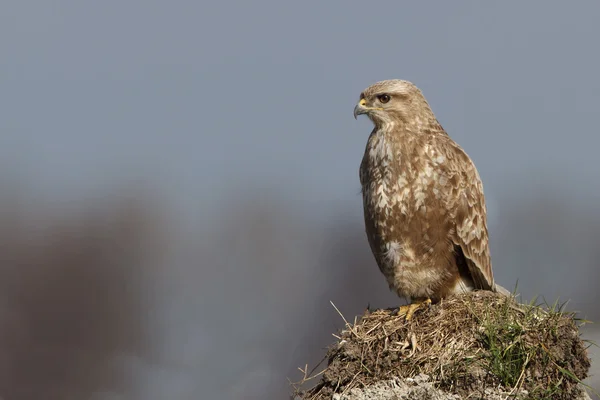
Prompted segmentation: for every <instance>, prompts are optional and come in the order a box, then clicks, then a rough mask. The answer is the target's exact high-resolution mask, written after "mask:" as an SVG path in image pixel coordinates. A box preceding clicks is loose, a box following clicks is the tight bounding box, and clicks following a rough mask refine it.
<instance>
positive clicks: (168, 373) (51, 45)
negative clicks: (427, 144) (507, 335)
mask: <svg viewBox="0 0 600 400" xmlns="http://www.w3.org/2000/svg"><path fill="white" fill-rule="evenodd" d="M430 7H433V5H426V4H421V3H418V4H413V5H400V4H391V3H390V4H387V5H384V4H379V5H374V4H373V5H369V4H366V3H365V2H346V3H344V5H341V4H340V5H334V4H333V3H327V4H325V3H318V4H317V3H313V4H310V3H306V2H304V3H302V4H300V3H298V4H296V3H294V4H291V3H290V4H287V3H286V4H283V3H276V2H271V3H268V2H259V3H252V4H250V3H242V2H232V3H230V4H225V3H218V4H217V3H211V4H209V5H203V4H201V2H185V1H184V2H171V3H166V2H159V1H155V0H150V1H144V2H141V1H134V2H128V3H121V2H119V3H117V2H110V1H108V2H101V3H93V4H92V3H76V4H75V3H72V2H68V1H62V0H61V1H55V2H52V3H49V2H41V1H34V2H8V3H6V4H5V5H3V6H2V11H1V12H0V50H2V57H1V58H2V60H1V61H0V93H1V95H0V110H2V117H1V118H0V398H1V399H6V400H30V399H32V400H34V399H44V400H55V399H56V400H63V399H68V400H70V399H73V400H80V399H93V400H109V399H110V400H113V399H119V400H120V399H123V400H130V399H131V400H138V399H139V400H153V399H156V400H163V399H173V400H188V399H189V400H192V399H194V400H195V399H257V400H258V399H260V400H262V399H280V398H286V396H287V395H288V393H289V387H288V380H287V379H288V378H290V379H292V380H294V379H299V378H300V373H299V372H298V370H297V367H300V366H304V364H306V363H308V364H309V367H312V366H314V365H315V364H316V363H317V362H318V361H319V360H320V359H321V357H322V356H323V354H324V351H325V347H326V346H327V345H329V344H330V343H332V341H333V339H334V338H333V337H332V336H331V334H332V333H334V332H335V331H336V330H338V329H339V328H341V327H342V325H343V321H342V320H341V318H340V317H339V315H338V314H337V312H336V311H335V310H334V309H333V307H332V306H331V305H330V301H333V302H334V303H335V304H336V306H337V307H338V308H339V309H340V310H341V312H342V313H343V314H344V315H345V316H346V317H347V318H353V317H354V316H355V315H359V314H361V313H362V312H363V310H364V309H365V308H366V307H367V305H370V306H371V307H390V306H395V305H398V304H399V303H400V302H403V300H402V299H398V298H397V297H395V295H393V294H392V293H390V292H389V290H388V288H387V285H386V283H385V281H384V279H383V277H382V276H381V274H380V273H379V271H378V269H377V267H376V265H375V262H374V260H373V258H372V255H371V253H370V251H369V247H368V244H367V240H366V237H365V234H364V228H363V219H362V218H363V216H362V203H361V198H360V195H359V189H360V188H359V182H358V165H359V163H360V159H361V157H362V152H363V150H364V146H365V142H366V138H367V135H368V133H369V131H370V129H371V126H370V124H369V122H368V121H367V120H366V119H359V121H355V120H354V119H353V118H352V109H353V107H354V104H355V102H356V101H357V99H358V95H359V94H360V92H361V91H362V90H363V89H364V88H365V87H366V86H368V85H370V84H371V83H373V82H374V81H377V80H381V79H389V78H404V79H409V80H411V81H413V82H414V83H416V84H417V85H418V86H419V87H420V88H421V89H422V90H423V92H424V94H425V96H426V97H427V99H428V100H429V102H430V104H431V106H432V108H433V110H434V112H435V113H436V115H437V116H438V118H439V120H440V122H441V123H442V125H443V126H444V127H445V128H446V130H447V131H448V132H449V134H450V135H451V136H452V137H453V138H454V139H455V140H456V141H457V142H458V143H460V144H461V145H462V146H463V148H465V150H466V151H467V152H468V153H469V155H470V156H471V157H472V159H473V160H474V161H475V163H476V165H477V167H478V169H479V172H480V175H481V177H482V180H483V183H484V187H485V193H486V199H487V203H488V221H489V229H490V235H491V251H492V260H493V265H494V272H495V277H496V280H497V281H498V282H499V283H500V284H501V285H503V286H505V287H507V288H511V289H512V288H514V286H515V285H516V283H517V281H518V291H519V292H520V293H521V294H522V295H523V298H524V300H530V299H532V298H533V297H534V296H540V297H543V298H545V299H546V300H547V301H548V302H551V303H552V302H554V301H555V300H557V299H559V301H567V300H569V303H568V305H567V309H569V310H578V311H580V312H581V314H580V316H581V317H584V318H588V319H591V320H595V321H598V320H600V307H599V306H598V302H599V301H600V295H599V294H598V290H597V284H598V282H599V281H600V268H599V267H600V265H599V261H598V260H599V259H600V247H599V246H598V244H599V243H598V238H599V237H600V209H599V208H598V200H599V199H600V169H599V168H598V164H597V158H598V157H597V149H598V147H600V137H599V136H598V134H597V132H596V131H597V121H596V116H597V113H598V112H597V110H598V108H599V106H600V79H598V76H597V71H598V70H600V55H599V54H598V52H594V51H592V50H591V49H593V48H595V46H596V38H597V37H598V36H599V35H600V27H599V26H598V25H597V24H596V23H595V21H596V20H597V15H598V13H599V12H600V5H598V4H596V3H591V2H590V3H588V4H585V3H577V4H567V3H563V2H558V1H556V2H549V1H544V2H543V3H542V2H541V1H540V2H538V3H536V2H532V3H527V4H522V3H518V2H512V3H511V2H508V3H507V2H503V3H501V4H500V3H497V4H487V3H467V2H464V3H452V4H445V3H444V4H441V3H440V4H436V5H435V9H430ZM583 332H584V337H586V338H589V339H594V338H595V339H596V340H599V339H600V330H598V329H597V328H595V327H594V325H590V326H589V327H587V328H586V329H585V330H584V331H583ZM592 351H593V355H594V357H595V360H597V359H598V358H599V357H600V352H598V351H597V350H595V349H592ZM598 371H599V369H598V366H597V365H596V363H594V365H593V371H592V372H594V373H596V374H598ZM590 383H593V384H595V385H596V387H600V381H599V380H598V378H594V377H592V378H591V379H590Z"/></svg>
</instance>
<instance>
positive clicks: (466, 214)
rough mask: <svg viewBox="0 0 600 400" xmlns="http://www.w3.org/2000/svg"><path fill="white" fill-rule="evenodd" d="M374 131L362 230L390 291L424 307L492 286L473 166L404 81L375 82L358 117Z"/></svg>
mask: <svg viewBox="0 0 600 400" xmlns="http://www.w3.org/2000/svg"><path fill="white" fill-rule="evenodd" d="M360 114H366V115H367V116H368V117H369V119H370V120H371V121H372V122H373V124H374V125H375V127H374V129H373V131H372V132H371V135H370V136H369V139H368V141H367V145H366V149H365V153H364V156H363V159H362V162H361V164H360V171H359V176H360V183H361V186H362V196H363V207H364V220H365V230H366V233H367V238H368V241H369V245H370V247H371V251H372V252H373V255H374V256H375V260H376V261H377V265H378V266H379V269H380V270H381V272H382V273H383V275H384V276H385V278H386V279H387V282H388V284H389V287H390V289H391V290H393V291H395V292H396V293H397V294H398V295H399V296H400V297H407V298H409V299H410V304H409V305H406V306H402V307H400V310H399V311H400V314H402V315H405V316H406V319H410V318H411V317H412V315H413V313H414V312H415V310H416V309H418V308H419V307H420V306H421V305H425V304H427V305H429V304H431V303H432V302H437V301H439V300H440V299H442V298H444V297H446V296H448V295H450V294H453V293H461V292H467V291H471V290H475V289H480V290H491V291H499V292H502V293H504V294H506V293H508V291H507V290H506V289H504V288H502V287H500V286H497V285H496V284H495V283H494V276H493V273H492V263H491V260H490V252H489V246H488V230H487V221H486V207H485V200H484V196H483V186H482V184H481V179H480V178H479V174H478V172H477V169H476V168H475V165H474V164H473V162H472V161H471V159H470V158H469V156H468V155H467V154H466V153H465V151H464V150H463V149H462V148H461V147H460V146H459V145H458V144H457V143H456V142H454V141H453V140H452V139H451V138H450V136H448V134H447V133H446V132H445V131H444V129H443V128H442V126H441V125H440V124H439V122H438V121H437V119H436V117H435V115H434V114H433V112H432V110H431V108H430V106H429V104H428V103H427V100H425V97H424V96H423V94H422V93H421V91H420V90H419V89H418V88H417V87H416V86H415V85H414V84H412V83H410V82H408V81H404V80H386V81H380V82H377V83H375V84H373V85H371V86H369V87H368V88H367V89H365V90H364V91H363V92H362V93H361V95H360V100H359V102H358V104H357V105H356V107H355V108H354V117H355V118H356V117H357V116H358V115H360Z"/></svg>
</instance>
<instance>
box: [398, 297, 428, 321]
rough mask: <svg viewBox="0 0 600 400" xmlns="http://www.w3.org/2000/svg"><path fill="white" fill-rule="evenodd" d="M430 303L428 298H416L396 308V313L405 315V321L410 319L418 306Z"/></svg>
mask: <svg viewBox="0 0 600 400" xmlns="http://www.w3.org/2000/svg"><path fill="white" fill-rule="evenodd" d="M430 305H431V299H430V298H427V299H425V300H417V301H415V302H413V303H411V304H407V305H405V306H401V307H400V308H399V309H398V315H400V316H405V319H406V320H407V321H410V319H411V318H412V317H413V315H414V313H415V311H417V310H418V309H419V308H421V307H423V306H426V307H429V306H430Z"/></svg>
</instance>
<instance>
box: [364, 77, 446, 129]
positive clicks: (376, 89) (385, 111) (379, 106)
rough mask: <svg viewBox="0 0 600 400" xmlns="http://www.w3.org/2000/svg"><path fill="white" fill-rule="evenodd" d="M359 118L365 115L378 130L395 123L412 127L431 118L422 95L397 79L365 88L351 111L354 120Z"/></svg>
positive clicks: (409, 84) (411, 86) (429, 110)
mask: <svg viewBox="0 0 600 400" xmlns="http://www.w3.org/2000/svg"><path fill="white" fill-rule="evenodd" d="M361 114H366V115H367V116H368V117H369V119H371V121H373V123H374V124H375V126H377V127H381V126H383V125H387V124H394V123H395V122H402V123H404V124H411V123H412V122H414V121H415V120H417V119H418V118H421V117H426V118H427V117H430V116H433V112H432V111H431V109H430V107H429V104H427V100H425V97H424V96H423V94H422V93H421V91H420V90H419V89H418V88H417V87H416V86H415V85H413V84H412V83H410V82H408V81H403V80H399V79H392V80H386V81H381V82H377V83H375V84H373V85H371V86H369V87H368V88H366V89H365V90H364V91H363V92H362V93H361V94H360V100H359V101H358V104H357V105H356V107H354V118H356V117H358V116H359V115H361ZM423 114H426V115H423ZM434 118H435V117H434Z"/></svg>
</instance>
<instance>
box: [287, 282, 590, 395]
mask: <svg viewBox="0 0 600 400" xmlns="http://www.w3.org/2000/svg"><path fill="white" fill-rule="evenodd" d="M334 336H335V335H334ZM336 337H337V338H338V342H337V343H336V344H335V345H334V346H333V347H332V348H330V350H329V351H328V353H327V357H326V359H327V360H328V365H327V367H325V368H324V369H323V370H322V371H321V372H320V373H317V374H315V375H313V376H310V374H309V373H308V371H307V369H304V370H301V371H302V372H303V373H304V377H303V379H302V380H301V382H299V383H298V384H297V385H295V387H296V388H299V387H300V386H304V385H306V383H307V382H315V383H316V380H317V379H319V378H320V379H319V381H318V383H316V385H315V386H314V387H312V388H311V389H309V390H305V391H301V390H299V389H298V390H297V392H296V394H297V396H299V397H300V398H302V399H311V400H319V399H331V397H332V395H333V394H334V393H345V392H347V391H349V390H350V389H352V388H356V387H358V388H361V387H365V386H368V385H370V384H372V383H374V382H377V381H380V380H387V379H392V378H393V377H401V378H409V377H414V376H416V375H418V374H420V373H424V374H427V375H429V376H430V377H431V379H432V380H433V381H434V382H436V385H437V386H438V387H439V388H440V389H443V390H445V391H448V392H451V393H457V394H460V395H468V394H469V395H473V394H474V393H481V394H483V393H484V390H485V389H486V388H503V389H505V390H506V391H507V392H511V393H512V394H515V395H516V394H518V393H520V394H521V395H520V398H528V399H573V398H575V397H577V395H578V393H579V392H580V390H581V389H580V386H579V383H580V382H581V380H583V379H585V378H586V376H587V372H588V369H589V367H590V360H589V358H588V355H587V352H586V347H585V345H584V343H583V341H582V340H581V339H580V337H579V329H578V322H577V320H576V319H575V317H574V314H572V313H564V312H562V310H561V309H560V307H556V306H553V307H539V306H534V305H520V304H518V303H516V302H515V301H514V299H512V298H506V297H503V296H501V295H498V294H494V293H491V292H473V293H468V294H465V295H460V296H455V297H451V298H448V299H445V300H443V301H442V302H440V303H439V304H435V305H433V306H431V308H430V309H429V310H424V311H417V313H416V314H415V316H414V318H413V320H411V321H410V322H406V321H405V320H404V319H403V318H402V317H399V316H397V315H396V313H395V311H394V310H375V311H373V312H370V311H367V312H366V313H365V314H364V315H363V317H362V318H361V319H360V321H358V322H356V321H355V323H354V324H350V323H348V322H346V326H345V328H344V329H343V330H342V332H341V333H340V335H339V336H336ZM525 391H526V392H525ZM523 393H526V394H525V396H523Z"/></svg>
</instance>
